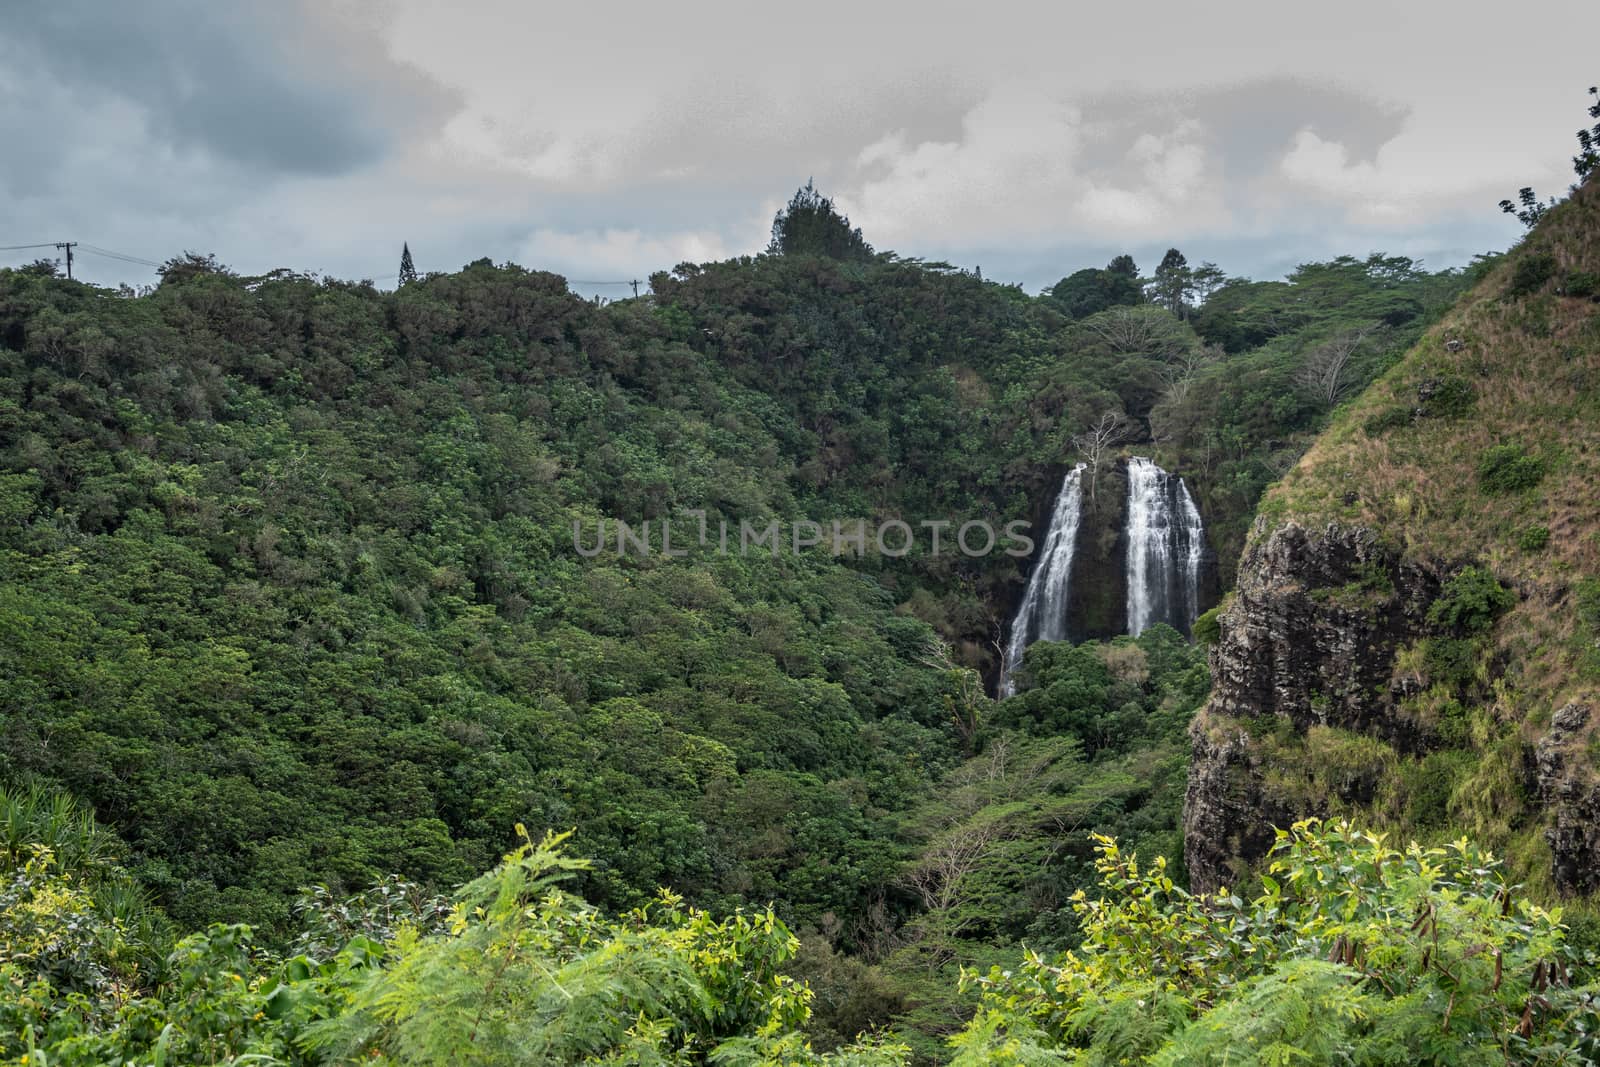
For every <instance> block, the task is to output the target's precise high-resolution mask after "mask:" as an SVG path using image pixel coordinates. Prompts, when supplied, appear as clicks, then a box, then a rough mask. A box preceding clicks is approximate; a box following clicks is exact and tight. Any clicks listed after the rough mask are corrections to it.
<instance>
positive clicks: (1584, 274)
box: [1561, 270, 1600, 298]
mask: <svg viewBox="0 0 1600 1067" xmlns="http://www.w3.org/2000/svg"><path fill="white" fill-rule="evenodd" d="M1561 291H1562V292H1563V293H1565V294H1566V295H1567V296H1574V297H1579V298H1591V297H1600V274H1591V273H1590V272H1589V271H1586V270H1575V271H1573V272H1572V273H1570V274H1568V275H1567V280H1566V281H1565V282H1563V283H1562V284H1561Z"/></svg>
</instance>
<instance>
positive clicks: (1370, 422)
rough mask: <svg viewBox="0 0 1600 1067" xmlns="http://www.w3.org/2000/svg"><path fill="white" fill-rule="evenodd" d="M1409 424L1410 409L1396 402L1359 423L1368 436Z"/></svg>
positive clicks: (1374, 435)
mask: <svg viewBox="0 0 1600 1067" xmlns="http://www.w3.org/2000/svg"><path fill="white" fill-rule="evenodd" d="M1410 425H1411V409H1410V408H1408V407H1406V406H1405V405H1404V404H1396V405H1394V406H1393V407H1388V408H1384V409H1383V410H1382V411H1380V412H1378V413H1376V414H1374V415H1370V416H1368V418H1367V421H1366V422H1364V423H1362V424H1361V428H1362V429H1363V430H1365V431H1366V433H1367V436H1368V437H1378V436H1380V435H1381V434H1385V433H1388V432H1389V431H1390V430H1398V429H1399V428H1400V427H1402V426H1410Z"/></svg>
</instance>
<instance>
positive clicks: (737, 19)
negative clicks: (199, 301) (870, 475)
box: [0, 0, 1592, 295]
mask: <svg viewBox="0 0 1600 1067" xmlns="http://www.w3.org/2000/svg"><path fill="white" fill-rule="evenodd" d="M1528 2H1529V3H1530V4H1532V5H1533V7H1534V8H1539V7H1540V6H1541V4H1546V0H1528ZM1351 3H1352V4H1353V5H1354V6H1353V7H1351V9H1350V10H1349V11H1342V13H1341V17H1340V19H1339V20H1337V24H1331V23H1330V24H1323V23H1322V22H1319V23H1318V24H1317V25H1316V26H1314V27H1312V26H1310V25H1309V23H1308V24H1307V25H1305V26H1297V25H1296V24H1295V20H1296V17H1297V16H1296V15H1295V14H1294V13H1293V12H1291V11H1289V10H1287V9H1283V8H1282V7H1281V5H1269V4H1265V3H1261V4H1257V5H1255V8H1256V9H1254V10H1252V11H1251V12H1249V13H1248V14H1245V13H1242V12H1238V11H1234V10H1231V9H1230V10H1227V11H1223V10H1220V9H1218V8H1216V7H1215V5H1213V6H1212V7H1209V8H1207V7H1205V6H1196V5H1192V4H1184V3H1179V2H1178V0H1151V3H1150V4H1147V5H1146V7H1145V8H1144V9H1142V10H1141V12H1140V15H1139V17H1137V18H1129V17H1127V16H1126V14H1119V13H1118V12H1116V11H1114V10H1113V9H1111V8H1106V7H1103V6H1102V7H1101V8H1085V7H1083V6H1082V5H1043V4H1034V5H1030V4H1025V3H1021V2H1014V0H995V2H994V3H993V4H991V5H989V6H987V7H985V8H983V9H981V10H978V9H972V8H970V6H966V7H959V8H958V7H955V6H952V5H940V4H937V3H935V4H934V5H931V6H930V5H927V4H918V5H912V4H910V3H909V2H887V0H886V2H885V3H882V4H862V3H860V0H816V2H815V3H813V4H811V5H809V6H808V7H807V8H806V9H805V11H804V12H803V14H798V13H792V12H791V13H788V15H786V16H779V15H776V14H774V13H773V12H771V11H770V10H769V9H764V8H761V7H760V6H759V5H750V4H747V3H735V2H733V0H682V2H681V3H679V4H674V5H662V4H659V3H652V2H641V3H637V4H634V3H630V2H628V0H621V4H620V6H619V7H618V8H616V9H615V10H614V11H608V13H607V17H598V18H597V17H595V15H594V13H593V12H590V11H588V10H587V9H583V8H581V7H576V6H567V7H558V6H552V5H547V4H529V3H527V2H526V0H462V2H461V3H459V4H453V5H448V6H446V5H441V4H437V3H435V2H434V0H315V2H314V3H313V0H296V2H294V3H292V4H290V5H288V6H285V5H267V4H252V3H246V2H243V0H234V2H226V0H215V2H212V3H205V4H203V3H201V2H200V0H161V2H157V3H152V4H147V5H119V6H113V5H110V4H107V5H91V4H89V3H88V2H87V0H56V2H54V3H52V4H38V5H24V6H19V7H18V10H17V11H15V12H11V13H10V14H9V15H8V20H7V26H6V33H5V35H4V37H0V143H3V144H5V145H6V151H5V152H4V153H3V154H0V234H7V235H11V236H12V239H11V240H6V241H4V242H0V243H5V244H12V243H22V242H24V241H32V240H43V239H47V238H48V239H62V238H66V237H73V238H75V239H82V240H84V241H88V242H94V243H97V244H100V245H103V246H106V247H110V248H116V249H120V250H122V251H126V252H131V253H133V254H135V255H139V256H143V257H145V258H148V259H163V258H165V257H166V256H168V255H171V254H174V253H175V252H177V251H179V250H181V249H184V248H194V249H197V250H201V251H215V252H216V253H217V254H218V255H219V256H220V257H221V258H222V259H224V260H225V261H227V262H230V263H232V264H234V265H235V266H236V267H238V268H239V269H242V270H246V271H250V272H256V271H262V270H266V269H270V268H272V267H278V266H289V267H294V268H303V269H310V270H320V271H326V272H330V273H335V274H340V275H343V276H351V277H378V278H380V279H381V278H382V277H383V276H384V275H386V274H392V272H393V271H394V269H395V263H396V261H397V259H398V250H399V245H400V242H401V241H402V240H407V241H409V242H410V243H411V247H412V250H413V252H414V253H415V254H416V256H417V261H418V265H419V266H420V267H422V268H423V269H425V270H426V269H441V270H448V269H454V268H456V267H458V266H460V265H461V264H463V263H465V262H467V261H469V260H472V259H475V258H478V257H480V256H490V257H491V258H494V259H496V260H505V259H515V260H517V261H519V262H523V263H525V264H526V265H528V266H533V267H541V268H546V269H554V270H559V271H561V272H563V273H566V274H567V275H568V276H569V277H573V278H613V277H614V278H619V279H620V278H623V277H635V276H638V277H643V276H645V275H647V274H648V273H649V272H650V271H651V270H655V269H660V268H664V267H670V266H672V265H673V264H674V263H676V262H677V261H678V260H680V259H682V258H696V257H699V258H709V257H714V256H722V255H735V254H741V253H750V252H755V251H758V250H759V249H760V248H761V247H762V246H763V245H764V243H765V239H766V230H767V226H768V224H769V223H770V220H771V213H772V211H773V210H774V209H775V208H776V207H777V206H778V205H779V204H780V203H782V201H784V200H785V199H787V197H788V195H789V194H790V193H791V192H792V191H793V189H794V188H795V186H797V185H799V184H801V183H803V182H804V181H805V180H806V178H807V177H811V176H814V177H815V178H816V179H817V182H818V185H819V186H820V187H821V188H823V190H824V191H825V192H828V193H829V194H830V195H833V196H834V197H835V198H836V200H837V201H838V202H839V203H840V205H841V206H842V207H844V208H845V209H846V210H847V211H849V212H850V213H851V215H852V218H853V220H854V221H855V222H856V223H858V224H860V225H861V226H863V227H864V229H865V231H866V235H867V237H868V239H869V240H871V241H873V243H874V244H876V245H877V246H878V247H880V248H888V249H894V250H895V251H898V252H900V253H902V254H904V255H913V256H924V257H927V258H937V259H948V260H950V261H952V262H955V263H959V264H964V265H969V266H970V265H974V264H982V266H983V268H984V274H985V276H987V277H992V278H997V279H1001V280H1008V281H1016V282H1021V283H1023V284H1025V285H1026V286H1027V287H1029V288H1030V289H1033V288H1036V287H1039V286H1042V285H1046V284H1049V283H1051V282H1054V281H1055V280H1056V279H1057V278H1059V277H1061V276H1062V275H1063V274H1066V273H1068V272H1070V271H1071V270H1074V269H1076V268H1078V267H1081V266H1087V265H1097V264H1102V263H1104V262H1105V261H1106V260H1107V259H1109V258H1110V256H1111V255H1113V254H1115V253H1117V252H1120V251H1124V250H1126V251H1131V252H1133V253H1134V254H1135V255H1137V256H1138V257H1139V258H1140V262H1141V263H1146V265H1147V266H1148V265H1149V264H1148V262H1147V261H1153V260H1154V258H1155V257H1158V256H1159V255H1160V253H1161V251H1162V250H1163V249H1164V248H1166V247H1167V246H1168V245H1177V246H1179V247H1181V248H1183V249H1184V251H1185V252H1186V253H1187V254H1188V255H1189V257H1190V259H1191V260H1192V261H1198V260H1200V259H1213V260H1216V261H1218V262H1219V263H1221V264H1222V265H1223V266H1224V267H1225V268H1227V269H1229V270H1230V271H1233V272H1236V273H1246V274H1251V275H1254V276H1258V277H1261V276H1272V275H1274V274H1276V273H1280V272H1281V271H1283V270H1285V269H1288V268H1291V267H1293V266H1294V265H1295V264H1296V263H1299V262H1303V261H1305V260H1308V259H1312V258H1317V257H1323V256H1328V255H1334V254H1338V253H1342V252H1351V253H1354V254H1362V253H1365V252H1367V251H1372V250H1376V249H1383V250H1386V251H1393V252H1400V253H1404V254H1408V255H1413V256H1420V257H1424V258H1427V259H1428V260H1429V261H1430V262H1432V263H1434V264H1435V265H1439V266H1443V265H1447V264H1449V263H1458V262H1463V261H1465V260H1466V259H1467V258H1468V257H1469V256H1470V255H1471V253H1473V252H1476V251H1479V250H1483V249H1487V248H1492V247H1504V245H1505V244H1507V243H1508V242H1509V241H1510V240H1512V239H1514V238H1515V236H1516V233H1517V226H1516V223H1515V222H1513V221H1510V220H1507V219H1505V218H1504V217H1502V216H1499V215H1498V214H1497V213H1496V212H1495V210H1494V206H1493V205H1494V202H1495V201H1496V200H1498V199H1499V198H1500V197H1501V196H1504V195H1506V194H1507V193H1510V192H1512V191H1513V190H1514V189H1515V188H1517V187H1518V186H1519V185H1522V184H1528V183H1533V184H1536V185H1539V186H1540V187H1541V188H1550V189H1554V188H1559V186H1560V184H1564V181H1565V178H1564V177H1563V175H1564V173H1565V172H1566V170H1567V157H1568V156H1570V154H1571V152H1570V139H1571V130H1572V129H1573V128H1575V127H1576V124H1577V120H1578V119H1579V118H1581V117H1582V116H1581V105H1582V90H1583V88H1584V87H1585V86H1587V85H1588V84H1589V83H1590V81H1592V78H1591V76H1590V72H1589V71H1587V70H1586V69H1584V68H1585V67H1586V66H1587V63H1588V61H1587V52H1586V51H1585V48H1586V44H1585V43H1584V40H1583V39H1582V38H1581V35H1576V34H1571V35H1556V36H1554V37H1552V39H1551V40H1550V41H1549V42H1546V43H1545V44H1544V45H1543V46H1542V50H1541V52H1540V53H1539V54H1538V55H1537V56H1535V55H1533V54H1532V53H1528V54H1527V55H1524V54H1523V52H1522V51H1516V50H1507V49H1505V48H1504V47H1503V42H1502V40H1501V37H1502V31H1501V30H1500V29H1498V28H1496V27H1494V26H1492V25H1490V24H1488V23H1484V22H1481V21H1474V20H1464V19H1460V18H1458V17H1456V15H1457V14H1458V12H1455V11H1454V9H1453V8H1452V7H1451V6H1450V5H1449V4H1447V3H1445V2H1443V0H1418V4H1419V5H1421V7H1420V8H1418V9H1416V10H1415V12H1413V9H1410V8H1408V9H1407V13H1408V17H1407V18H1406V19H1402V20H1399V21H1396V19H1395V18H1394V17H1393V15H1394V11H1395V9H1394V8H1393V4H1392V0H1351ZM1546 6H1548V7H1549V8H1550V11H1551V14H1550V16H1549V17H1552V18H1553V17H1555V13H1556V9H1557V7H1558V6H1559V5H1558V4H1557V3H1556V0H1549V3H1548V4H1547V5H1546ZM958 15H959V18H957V16H958ZM1528 17H1529V19H1531V20H1534V21H1537V20H1538V19H1539V18H1541V17H1544V16H1541V15H1540V14H1539V12H1538V11H1534V10H1530V11H1529V12H1528ZM1323 21H1324V22H1326V21H1327V20H1323ZM1380 23H1381V24H1382V25H1384V27H1385V30H1384V32H1383V33H1382V34H1373V33H1372V32H1371V31H1370V27H1371V26H1373V25H1378V24H1380ZM1467 71H1470V72H1471V78H1472V83H1473V97H1472V98H1471V99H1470V100H1467V99H1463V97H1462V95H1461V90H1460V88H1459V82H1460V79H1461V77H1462V76H1463V72H1467ZM14 261H16V260H15V257H12V258H10V259H7V258H0V263H4V262H14ZM79 269H80V271H81V272H82V274H83V275H84V276H87V277H89V278H91V280H95V281H101V282H114V281H119V280H130V281H142V280H148V273H144V272H140V271H138V270H137V269H136V268H132V267H129V266H127V265H125V264H119V263H114V262H95V261H91V260H89V259H87V258H86V259H85V260H82V261H80V265H79ZM600 291H602V292H606V293H608V295H614V292H615V290H600Z"/></svg>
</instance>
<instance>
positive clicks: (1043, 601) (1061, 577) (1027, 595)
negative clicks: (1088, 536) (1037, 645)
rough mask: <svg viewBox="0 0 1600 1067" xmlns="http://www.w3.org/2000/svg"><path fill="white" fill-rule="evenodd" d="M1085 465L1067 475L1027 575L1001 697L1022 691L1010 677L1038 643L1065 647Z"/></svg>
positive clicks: (1002, 677)
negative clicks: (1068, 594)
mask: <svg viewBox="0 0 1600 1067" xmlns="http://www.w3.org/2000/svg"><path fill="white" fill-rule="evenodd" d="M1083 466H1084V465H1083V464H1082V463H1080V464H1078V465H1077V466H1076V467H1074V468H1072V470H1070V471H1068V472H1067V476H1066V477H1065V478H1063V479H1062V481H1061V491H1060V492H1058V493H1057V494H1056V502H1055V506H1054V507H1053V508H1051V510H1050V528H1049V530H1048V531H1046V533H1045V538H1044V547H1043V548H1042V549H1041V550H1040V551H1039V559H1038V561H1037V562H1036V563H1035V564H1034V565H1033V573H1032V574H1030V575H1028V587H1027V590H1026V591H1025V592H1024V593H1023V594H1022V606H1021V607H1020V608H1018V609H1017V617H1016V618H1015V619H1013V620H1012V621H1011V634H1010V637H1009V638H1008V640H1007V641H1006V650H1005V656H1004V658H1003V659H1002V660H1001V663H1000V695H1001V696H1002V697H1008V696H1010V695H1011V694H1013V693H1015V692H1016V691H1017V687H1016V685H1015V684H1014V683H1013V682H1012V680H1011V676H1012V674H1013V673H1015V671H1016V669H1017V668H1018V667H1019V666H1020V665H1021V664H1022V652H1023V650H1024V649H1026V648H1027V647H1028V646H1029V645H1031V644H1032V643H1033V642H1035V641H1060V640H1062V639H1063V638H1065V637H1066V636H1067V585H1068V580H1069V579H1070V578H1071V577H1072V553H1073V549H1074V548H1075V547H1076V546H1077V543H1078V519H1079V518H1080V517H1081V516H1082V514H1083Z"/></svg>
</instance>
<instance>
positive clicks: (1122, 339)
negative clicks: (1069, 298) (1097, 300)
mask: <svg viewBox="0 0 1600 1067" xmlns="http://www.w3.org/2000/svg"><path fill="white" fill-rule="evenodd" d="M1083 327H1084V329H1086V330H1088V331H1089V332H1090V333H1092V334H1094V335H1095V336H1096V337H1098V338H1100V340H1102V341H1104V342H1105V343H1106V344H1107V345H1108V346H1109V347H1110V348H1111V350H1112V351H1113V352H1116V353H1117V354H1118V355H1125V356H1126V355H1140V356H1152V357H1155V358H1156V359H1170V358H1172V357H1173V356H1175V355H1177V354H1178V353H1180V352H1182V351H1184V350H1185V349H1187V348H1190V347H1192V346H1193V344H1194V337H1193V335H1192V334H1190V333H1189V331H1188V330H1186V329H1185V328H1184V326H1183V324H1182V323H1180V322H1179V321H1178V320H1177V319H1174V318H1173V317H1172V316H1171V315H1169V314H1168V313H1167V312H1166V311H1164V310H1162V309H1161V308H1159V307H1155V306H1153V305H1150V304H1140V305H1138V306H1136V307H1114V308H1109V309H1107V310H1106V311H1102V312H1101V313H1100V314H1098V315H1095V316H1094V317H1092V318H1090V319H1087V320H1085V321H1084V323H1083Z"/></svg>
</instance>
